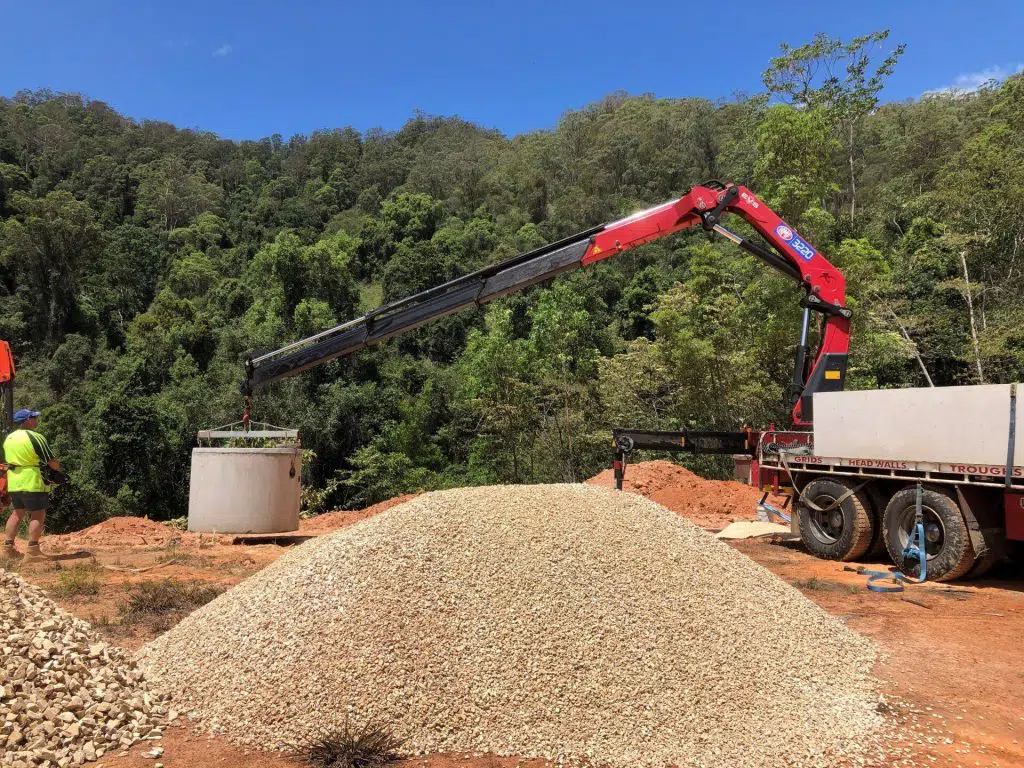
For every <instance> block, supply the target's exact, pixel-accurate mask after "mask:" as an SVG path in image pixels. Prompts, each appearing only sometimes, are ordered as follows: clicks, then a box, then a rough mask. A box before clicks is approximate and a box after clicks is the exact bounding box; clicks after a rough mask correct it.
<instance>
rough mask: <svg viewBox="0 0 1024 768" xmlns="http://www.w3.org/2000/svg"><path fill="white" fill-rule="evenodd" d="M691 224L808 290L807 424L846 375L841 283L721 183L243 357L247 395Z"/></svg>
mask: <svg viewBox="0 0 1024 768" xmlns="http://www.w3.org/2000/svg"><path fill="white" fill-rule="evenodd" d="M726 212H729V213H735V214H738V215H739V216H741V217H742V218H743V219H744V220H746V221H747V223H749V224H750V225H751V226H752V227H753V228H754V229H756V230H757V231H758V233H759V234H760V235H761V236H762V237H764V238H765V239H766V240H767V241H768V242H769V243H770V244H771V246H772V248H773V249H774V250H768V249H767V248H765V247H764V246H762V245H760V244H758V243H756V242H753V241H750V240H748V239H746V238H744V237H742V236H740V235H738V234H736V233H734V232H731V231H729V230H728V229H726V228H725V227H723V226H722V225H721V224H720V223H719V220H720V219H721V215H722V214H723V213H726ZM694 226H701V227H703V228H704V229H705V230H707V231H709V232H716V233H718V234H719V235H722V236H724V237H726V238H727V239H729V240H731V241H732V242H734V243H735V244H736V245H738V246H739V247H740V248H742V249H744V250H745V251H747V252H748V253H751V254H753V255H754V256H756V257H757V258H759V259H761V260H762V261H764V262H765V263H766V264H768V265H769V266H771V267H772V268H774V269H776V270H778V271H779V272H781V273H782V274H784V275H786V276H788V277H789V278H791V279H793V280H794V281H796V282H798V283H800V284H801V285H802V286H803V288H804V291H805V295H804V298H803V300H802V301H801V305H802V306H803V307H804V320H803V325H802V329H801V337H800V344H799V345H798V346H797V354H796V364H795V369H794V373H793V383H792V385H791V394H792V400H791V405H792V407H793V421H794V423H795V424H808V423H810V420H811V404H812V400H811V397H810V396H811V395H812V394H813V393H814V392H822V391H833V390H840V389H842V388H843V382H844V379H845V377H846V359H847V352H848V350H849V331H850V320H849V318H850V311H849V310H848V309H847V308H846V306H845V301H846V294H845V291H846V282H845V279H844V278H843V275H842V273H841V272H840V271H839V270H838V269H836V268H835V267H834V266H833V265H832V264H831V263H830V262H829V261H828V260H827V259H826V258H825V257H824V256H823V255H822V254H821V253H820V252H818V251H817V250H816V249H815V248H814V247H813V246H811V245H810V244H808V243H807V242H806V241H805V240H804V239H803V238H801V237H800V236H799V235H798V234H797V233H796V231H795V230H794V229H793V228H792V227H790V226H789V225H788V224H786V223H785V222H784V221H783V220H782V219H781V218H780V217H779V216H778V215H777V214H776V213H775V212H774V211H772V210H771V209H770V208H769V207H768V206H767V205H765V204H764V203H763V202H761V201H760V200H758V199H757V197H755V196H754V194H753V193H752V192H750V191H749V190H748V189H746V188H745V187H742V186H737V185H734V184H722V183H720V182H707V183H705V184H703V185H700V186H696V187H693V188H692V189H690V190H689V191H688V192H686V194H684V195H683V196H682V197H680V198H679V199H677V200H670V201H668V202H666V203H663V204H662V205H658V206H655V207H653V208H649V209H647V210H645V211H641V212H639V213H636V214H633V215H632V216H628V217H626V218H624V219H620V220H618V221H614V222H612V223H610V224H604V225H601V226H597V227H594V228H592V229H588V230H585V231H583V232H580V233H578V234H575V235H572V236H570V237H566V238H564V239H562V240H559V241H557V242H554V243H550V244H548V245H545V246H542V247H540V248H537V249H535V250H532V251H529V252H527V253H522V254H519V255H518V256H513V257H512V258H510V259H506V260H505V261H501V262H498V263H496V264H492V265H490V266H487V267H484V268H483V269H480V270H477V271H476V272H472V273H470V274H468V275H463V276H462V277H459V278H456V279H455V280H451V281H449V282H447V283H444V284H443V285H438V286H436V287H434V288H430V289H428V290H425V291H422V292H420V293H417V294H414V295H412V296H409V297H407V298H404V299H400V300H398V301H395V302H392V303H390V304H386V305H384V306H382V307H379V308H377V309H375V310H373V311H372V312H369V313H367V314H365V315H363V316H362V317H358V318H355V319H354V320H350V321H348V322H346V323H343V324H341V325H339V326H336V327H334V328H331V329H328V330H326V331H323V332H321V333H318V334H316V335H314V336H310V337H308V338H306V339H302V340H300V341H297V342H295V343H293V344H289V345H287V346H285V347H282V348H281V349H278V350H275V351H273V352H270V353H267V354H264V355H260V356H258V357H250V358H248V359H247V360H246V362H245V367H246V379H245V382H244V383H243V385H242V390H243V393H244V394H245V395H246V396H250V395H251V394H252V393H253V392H254V391H256V390H257V389H259V388H261V387H263V386H266V385H268V384H271V383H273V382H275V381H279V380H281V379H284V378H287V377H289V376H294V375H296V374H298V373H302V372H303V371H306V370H309V369H310V368H313V367H314V366H317V365H320V364H322V363H325V362H327V361H329V360H334V359H335V358H338V357H344V356H347V355H351V354H353V353H355V352H358V351H359V350H361V349H363V348H364V347H367V346H370V345H371V344H377V343H379V342H382V341H386V340H387V339H390V338H393V337H394V336H397V335H399V334H402V333H406V332H407V331H411V330H413V329H415V328H419V327H420V326H422V325H425V324H426V323H430V322H432V321H434V320H438V319H440V318H442V317H445V316H446V315H450V314H452V313H454V312H458V311H459V310H461V309H466V308H468V307H472V306H481V305H483V304H486V303H487V302H490V301H493V300H494V299H497V298H500V297H502V296H505V295H507V294H509V293H513V292H515V291H520V290H523V289H525V288H528V287H530V286H532V285H535V284H537V283H540V282H543V281H545V280H549V279H551V278H553V277H555V276H556V275H559V274H561V273H562V272H566V271H569V270H572V269H578V268H581V267H585V266H588V265H590V264H593V263H595V262H598V261H601V260H603V259H607V258H611V257H613V256H616V255H618V254H620V253H623V252H624V251H628V250H630V249H632V248H636V247H639V246H641V245H644V244H645V243H649V242H651V241H653V240H657V239H659V238H662V237H665V236H667V235H671V234H673V233H675V232H679V231H681V230H683V229H687V228H690V227H694ZM812 310H813V311H816V312H819V313H821V314H822V315H823V316H824V327H823V329H822V334H821V337H820V343H819V348H818V350H817V353H816V354H815V356H814V360H813V363H812V364H811V366H810V370H809V371H808V365H807V353H808V342H807V335H808V323H809V313H810V311H812Z"/></svg>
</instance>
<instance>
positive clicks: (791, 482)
mask: <svg viewBox="0 0 1024 768" xmlns="http://www.w3.org/2000/svg"><path fill="white" fill-rule="evenodd" d="M725 214H732V215H736V216H739V217H740V218H741V219H743V220H744V221H745V222H746V223H747V224H748V225H749V226H750V227H751V228H752V229H753V230H755V231H756V232H757V234H758V235H760V237H761V238H763V239H764V241H765V243H762V242H761V241H759V240H757V239H755V238H750V237H746V236H744V235H741V234H739V233H737V232H733V231H731V230H729V229H727V228H726V227H725V226H723V225H722V218H723V216H724V215H725ZM696 227H699V228H701V229H703V230H704V231H705V232H707V233H708V235H709V236H712V235H718V236H721V237H724V238H725V239H727V240H728V241H730V242H732V243H734V244H735V245H736V246H738V247H739V248H741V249H743V250H744V251H746V252H747V253H749V254H751V255H753V256H754V257H756V258H757V259H759V260H760V261H762V262H763V263H765V264H766V265H767V266H769V267H771V268H773V269H775V270H777V271H778V272H780V273H781V274H782V275H784V276H785V277H787V278H789V279H790V280H792V281H793V282H794V283H795V284H796V285H797V286H798V287H799V289H800V290H801V296H800V299H799V305H800V306H801V307H802V309H803V312H802V316H801V323H800V328H799V332H798V336H797V340H796V344H795V352H794V364H793V374H792V378H791V380H790V381H789V386H788V392H787V397H788V400H787V406H788V408H789V410H790V422H791V423H790V424H789V425H788V426H787V428H785V429H782V430H779V429H776V428H775V427H774V425H769V426H768V427H767V428H762V429H754V428H745V429H741V430H736V431H731V432H723V431H715V432H698V431H688V430H686V431H682V432H643V431H639V430H628V429H616V430H614V431H613V440H614V444H615V450H616V455H615V462H614V466H615V468H616V475H617V477H618V479H619V484H620V487H621V478H622V473H624V471H625V464H626V461H627V457H628V456H629V455H630V454H631V453H632V452H633V451H637V450H649V449H655V450H672V451H692V452H697V453H709V454H725V455H732V456H734V457H738V460H739V463H740V465H741V466H744V467H745V468H746V471H747V480H748V481H749V482H753V483H756V484H758V485H760V486H761V487H762V488H764V489H767V490H772V491H775V492H779V493H788V494H790V495H791V498H792V499H793V503H794V513H793V515H792V519H793V521H794V523H793V525H794V527H795V529H796V530H797V531H798V532H799V534H800V536H801V539H802V540H803V542H804V544H805V546H806V547H807V549H808V551H810V552H811V553H813V554H815V555H817V556H819V557H823V558H830V559H836V560H857V559H859V558H861V557H865V556H870V555H872V554H879V553H880V552H882V551H887V552H888V553H889V555H890V556H891V557H892V558H893V559H894V560H895V561H896V564H897V565H898V566H900V567H903V566H904V563H903V562H901V558H902V557H903V552H904V551H905V549H906V547H905V546H904V547H901V544H904V545H905V543H906V542H907V541H908V540H909V538H910V537H911V536H912V535H915V534H916V533H917V532H918V530H921V531H923V534H922V535H923V537H924V538H926V539H927V545H926V549H927V573H928V576H929V578H932V579H938V580H949V579H955V578H959V577H961V576H964V575H967V574H969V573H973V574H980V573H983V572H984V571H985V570H987V568H989V567H991V565H992V564H993V563H994V562H996V561H997V560H998V559H999V558H1000V557H1001V556H1002V554H1003V553H1004V552H1005V551H1006V549H1007V546H1008V541H1010V540H1016V541H1020V540H1024V530H1022V529H1024V494H1022V492H1024V468H1022V466H1021V465H1022V464H1024V461H1021V460H1020V457H1019V452H1015V447H1014V437H1013V435H1014V429H1015V419H1016V418H1017V410H1016V408H1017V405H1016V403H1017V400H1016V387H1013V388H1012V393H1013V394H1012V401H1011V402H1010V403H1009V404H1008V403H1007V402H1002V400H1005V399H1006V398H1004V397H1003V395H1002V394H996V395H990V390H984V388H976V387H966V388H959V389H962V390H963V391H962V392H960V393H959V394H957V395H956V397H958V398H960V399H959V400H955V399H950V400H948V401H944V400H942V399H941V397H940V398H939V399H936V396H935V395H933V394H928V391H927V390H925V391H922V390H900V391H897V393H896V394H895V395H894V394H892V393H889V392H885V391H876V392H868V393H864V392H850V393H847V392H844V391H843V390H844V385H845V381H846V375H847V362H848V353H849V342H850V318H851V311H850V309H849V308H848V307H847V306H846V281H845V278H844V277H843V274H842V272H841V271H840V270H838V269H837V268H836V267H835V266H834V265H833V264H832V263H831V262H830V261H829V260H828V259H827V258H826V257H825V255H824V254H822V253H821V252H820V251H819V250H817V249H816V248H815V247H814V246H813V245H812V244H811V243H809V242H808V241H807V240H806V239H805V238H803V237H802V236H801V235H800V234H799V233H798V232H797V231H796V229H795V228H794V227H793V226H791V225H790V224H788V223H787V222H785V221H784V220H783V219H782V218H781V217H780V216H779V215H778V214H776V213H775V212H774V211H773V210H772V209H771V208H770V207H769V206H768V205H767V204H766V203H765V202H764V201H763V200H760V199H759V198H758V197H757V196H756V195H755V194H754V193H753V192H751V191H750V190H749V189H747V188H746V187H744V186H742V185H738V184H732V183H722V182H720V181H708V182H705V183H703V184H700V185H697V186H694V187H692V188H691V189H689V190H687V191H686V192H685V193H684V194H683V195H681V196H680V197H679V198H678V199H674V200H669V201H667V202H665V203H662V204H661V205H656V206H654V207H653V208H649V209H646V210H643V211H640V212H638V213H635V214H632V215H630V216H627V217H625V218H622V219H619V220H617V221H613V222H611V223H608V224H602V225H598V226H595V227H593V228H591V229H588V230H585V231H583V232H580V233H577V234H575V235H571V236H569V237H566V238H563V239H561V240H558V241H556V242H553V243H550V244H548V245H545V246H542V247H540V248H537V249H534V250H531V251H528V252H526V253H522V254H519V255H517V256H514V257H512V258H509V259H506V260H504V261H501V262H498V263H496V264H492V265H490V266H487V267H484V268H483V269H480V270H477V271H475V272H472V273H470V274H467V275H464V276H462V277H459V278H457V279H455V280H451V281H449V282H446V283H443V284H441V285H438V286H435V287H433V288H429V289H427V290H425V291H421V292H419V293H416V294H414V295H412V296H408V297H406V298H403V299H400V300H398V301H394V302H391V303H389V304H386V305H384V306H381V307H378V308H377V309H374V310H372V311H371V312H368V313H367V314H365V315H363V316H361V317H357V318H355V319H352V320H349V321H348V322H345V323H342V324H340V325H338V326H335V327H333V328H329V329H326V330H324V331H322V332H320V333H317V334H314V335H312V336H309V337H308V338H305V339H301V340H299V341H296V342H294V343H291V344H288V345H286V346H284V347H282V348H280V349H277V350H274V351H271V352H267V353H266V354H260V355H249V356H247V357H246V359H245V363H244V366H245V378H244V381H243V382H242V385H241V393H242V395H243V396H244V398H245V410H244V413H243V422H246V423H247V422H248V419H249V416H250V413H251V408H252V397H253V395H254V393H256V392H257V391H258V390H259V389H260V388H262V387H265V386H268V385H270V384H273V383H274V382H276V381H280V380H282V379H285V378H287V377H290V376H295V375H297V374H300V373H302V372H303V371H306V370H308V369H310V368H312V367H314V366H318V365H322V364H324V363H326V362H328V361H329V360H334V359H337V358H341V357H345V356H348V355H352V354H355V353H357V352H359V351H360V350H361V349H364V348H365V347H367V346H370V345H372V344H378V343H381V342H383V341H386V340H388V339H391V338H393V337H395V336H398V335H399V334H402V333H407V332H409V331H411V330H413V329H415V328H419V327H421V326H423V325H425V324H427V323H430V322H433V321H435V320H438V319H440V318H442V317H445V316H447V315H449V314H452V313H454V312H457V311H460V310H462V309H465V308H469V307H479V306H482V305H484V304H486V303H487V302H490V301H493V300H495V299H497V298H500V297H502V296H505V295H508V294H510V293H513V292H515V291H521V290H524V289H526V288H529V287H530V286H533V285H536V284H538V283H541V282H543V281H546V280H550V279H551V278H554V277H555V276H557V275H560V274H563V273H565V272H568V271H570V270H573V269H579V268H583V267H587V266H590V265H592V264H595V263H597V262H599V261H602V260H604V259H608V258H612V257H614V256H617V255H619V254H622V253H624V252H626V251H628V250H631V249H633V248H637V247H639V246H642V245H644V244H645V243H649V242H651V241H653V240H656V239H659V238H662V237H667V236H670V235H673V234H675V233H677V232H680V231H683V230H686V229H691V228H696ZM812 317H813V318H815V319H816V322H814V323H813V326H814V327H813V329H812ZM812 335H813V337H814V339H815V341H814V343H813V344H812V341H811V339H812ZM947 389H949V388H947ZM951 389H957V388H951ZM1010 391H1011V390H1007V397H1010V395H1009V392H1010ZM999 392H1000V393H1001V392H1002V390H1000V391H999ZM858 398H859V399H858ZM996 400H999V403H998V404H997V403H996V402H995V401H996ZM968 405H970V408H974V410H970V408H968ZM1007 408H1008V409H1009V410H1007ZM964 409H966V410H964ZM989 410H991V414H990V415H992V416H993V418H995V417H996V415H998V418H1000V419H1002V418H1004V417H1005V418H1006V419H1008V420H1009V421H1008V422H1007V423H1005V424H1004V423H1003V422H1002V421H998V420H997V421H992V420H989V421H986V422H985V426H984V428H982V429H980V431H979V430H974V432H973V433H972V434H974V435H975V437H974V438H973V439H974V442H973V443H969V442H964V441H962V440H960V439H959V438H958V430H959V431H963V429H966V420H967V417H966V415H965V414H966V413H968V412H970V413H982V412H984V413H986V414H988V413H989ZM886 414H888V416H886ZM897 416H898V417H899V418H896V417H897ZM869 417H871V418H870V419H869ZM887 418H888V419H889V423H886V419H887ZM869 422H870V424H873V425H875V427H876V428H874V429H870V428H868V424H869ZM926 422H927V423H932V422H935V423H939V424H944V425H945V427H944V428H942V429H937V431H936V429H933V430H932V431H930V432H929V431H928V430H922V429H921V425H922V424H925V423H926ZM1004 427H1005V428H1004ZM915 431H916V432H917V434H918V440H917V442H916V444H915V443H909V444H907V445H906V447H905V453H903V452H901V450H898V449H897V448H896V447H894V446H898V445H900V443H899V442H898V441H896V442H894V440H895V435H897V433H898V434H899V435H903V436H906V435H908V434H913V433H915ZM854 437H856V438H857V439H851V438H854ZM996 437H998V438H999V440H1001V441H1002V446H1003V447H1004V448H1005V447H1006V445H1007V442H1006V441H1007V440H1009V455H1008V457H1007V458H1006V461H994V462H993V457H994V456H996V447H995V445H994V443H995V442H999V441H997V440H996ZM942 441H945V442H944V443H942V444H943V445H944V447H945V448H947V449H948V450H945V451H943V452H937V451H935V450H933V449H934V448H936V446H937V445H938V444H939V443H940V442H942ZM915 446H919V448H918V447H915ZM919 483H920V484H921V503H920V504H918V503H917V500H916V499H917V486H918V484H919ZM908 500H909V501H908ZM908 504H910V506H909V507H908V506H907V505H908ZM908 509H910V510H911V511H912V512H913V514H909V516H908V512H907V510H908ZM919 510H920V511H919ZM919 515H920V516H922V517H923V526H920V527H915V524H916V517H917V516H919Z"/></svg>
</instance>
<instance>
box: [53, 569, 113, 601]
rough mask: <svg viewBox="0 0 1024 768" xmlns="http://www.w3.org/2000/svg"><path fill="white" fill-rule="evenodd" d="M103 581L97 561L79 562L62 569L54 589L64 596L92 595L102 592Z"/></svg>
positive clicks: (60, 595)
mask: <svg viewBox="0 0 1024 768" xmlns="http://www.w3.org/2000/svg"><path fill="white" fill-rule="evenodd" d="M102 583H103V582H102V580H101V579H100V577H99V568H97V567H96V564H95V563H79V564H77V565H74V566H72V567H71V568H62V569H61V570H60V573H59V574H58V575H57V583H56V584H55V585H54V586H53V589H52V591H53V593H54V594H55V595H56V596H57V597H63V598H69V597H90V596H93V595H98V594H99V593H100V585H101V584H102Z"/></svg>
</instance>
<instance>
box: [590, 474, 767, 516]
mask: <svg viewBox="0 0 1024 768" xmlns="http://www.w3.org/2000/svg"><path fill="white" fill-rule="evenodd" d="M587 483H588V484H589V485H599V486H601V487H603V488H614V487H615V473H614V471H613V470H611V469H606V470H605V471H604V472H601V473H600V474H598V475H595V476H594V477H592V478H590V479H589V480H587ZM622 488H623V490H625V491H629V492H631V493H639V494H640V495H641V496H646V497H647V498H648V499H650V500H651V501H656V502H657V503H658V504H661V506H663V507H665V508H666V509H671V510H672V511H673V512H676V513H678V514H680V515H682V516H683V517H685V518H686V519H687V520H690V521H691V522H693V523H696V524H697V525H699V526H700V527H701V528H710V529H713V530H718V529H721V528H724V527H725V526H727V525H728V524H729V523H732V522H735V521H736V520H754V519H755V518H756V517H757V502H758V501H760V499H761V492H760V491H759V490H757V489H756V488H754V487H752V486H749V485H743V483H737V482H733V481H731V480H705V479H704V478H703V477H700V476H699V475H695V474H694V473H693V472H691V471H690V470H688V469H686V468H685V467H680V466H679V465H678V464H673V463H672V462H671V461H663V460H658V461H641V462H639V463H637V464H629V465H628V466H627V467H626V478H625V482H624V483H623V486H622ZM769 501H770V502H772V503H774V504H776V505H781V504H782V499H781V498H778V497H774V496H772V497H769Z"/></svg>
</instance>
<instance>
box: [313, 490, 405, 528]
mask: <svg viewBox="0 0 1024 768" xmlns="http://www.w3.org/2000/svg"><path fill="white" fill-rule="evenodd" d="M418 495H419V494H416V493H407V494H405V495H404V496H396V497H395V498H393V499H388V500H387V501H382V502H380V503H379V504H374V505H373V506H372V507H367V508H366V509H357V510H347V509H340V510H338V511H336V512H327V513H325V514H323V515H317V516H316V517H311V518H309V519H308V520H303V521H301V522H300V523H299V532H300V533H326V532H327V531H335V530H337V529H338V528H344V527H345V526H348V525H352V524H353V523H358V522H359V521H360V520H365V519H366V518H368V517H373V516H374V515H376V514H379V513H381V512H383V511H384V510H385V509H390V508H391V507H394V506H397V505H399V504H404V503H405V502H407V501H409V500H410V499H415V498H416V497H417V496H418Z"/></svg>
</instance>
